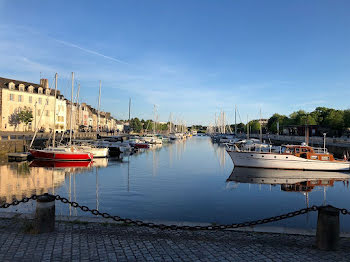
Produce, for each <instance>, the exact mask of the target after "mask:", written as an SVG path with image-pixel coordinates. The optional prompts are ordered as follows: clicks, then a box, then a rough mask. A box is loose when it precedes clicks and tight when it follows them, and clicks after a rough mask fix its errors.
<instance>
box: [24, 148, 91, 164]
mask: <svg viewBox="0 0 350 262" xmlns="http://www.w3.org/2000/svg"><path fill="white" fill-rule="evenodd" d="M29 152H30V153H31V155H32V156H33V157H34V158H35V159H42V160H56V161H91V160H92V159H93V154H91V153H87V152H83V151H79V150H77V149H75V148H74V147H71V148H68V147H67V148H63V147H62V148H58V147H53V148H45V149H41V150H37V149H30V150H29Z"/></svg>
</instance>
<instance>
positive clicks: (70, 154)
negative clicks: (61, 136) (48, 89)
mask: <svg viewBox="0 0 350 262" xmlns="http://www.w3.org/2000/svg"><path fill="white" fill-rule="evenodd" d="M73 90H74V73H72V100H71V115H70V134H69V138H70V139H69V145H68V146H55V142H56V141H55V140H56V137H55V135H56V132H55V128H54V129H53V139H52V147H47V148H44V149H42V150H37V149H30V150H29V152H30V153H31V155H32V156H33V157H34V158H35V159H41V160H55V161H91V160H92V159H93V154H92V153H89V152H85V151H82V150H79V149H78V148H77V147H74V146H73V145H72V122H73V121H72V117H73ZM56 97H57V73H56V74H55V104H54V125H56ZM34 137H35V136H34ZM33 140H34V138H33ZM31 144H32V143H31Z"/></svg>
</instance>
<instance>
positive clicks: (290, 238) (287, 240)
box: [0, 218, 350, 261]
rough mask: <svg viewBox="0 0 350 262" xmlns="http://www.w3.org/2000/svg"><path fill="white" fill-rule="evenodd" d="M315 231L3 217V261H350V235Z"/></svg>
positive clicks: (0, 227)
mask: <svg viewBox="0 0 350 262" xmlns="http://www.w3.org/2000/svg"><path fill="white" fill-rule="evenodd" d="M314 242H315V237H314V236H302V235H288V234H276V233H254V232H239V231H184V230H162V229H155V228H146V227H137V226H123V225H120V224H109V223H108V224H107V223H87V222H78V221H76V222H65V221H60V222H57V221H56V226H55V231H54V232H52V233H43V234H32V233H31V228H30V223H29V222H28V221H27V220H23V219H19V218H11V219H9V218H0V261H350V238H341V239H340V243H339V248H338V250H337V251H320V250H317V249H316V248H314Z"/></svg>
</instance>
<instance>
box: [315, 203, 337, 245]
mask: <svg viewBox="0 0 350 262" xmlns="http://www.w3.org/2000/svg"><path fill="white" fill-rule="evenodd" d="M339 231H340V230H339V210H338V209H337V208H335V207H333V206H329V205H328V206H323V207H320V208H319V210H318V218H317V232H316V247H317V248H318V249H320V250H336V249H337V248H338V244H339Z"/></svg>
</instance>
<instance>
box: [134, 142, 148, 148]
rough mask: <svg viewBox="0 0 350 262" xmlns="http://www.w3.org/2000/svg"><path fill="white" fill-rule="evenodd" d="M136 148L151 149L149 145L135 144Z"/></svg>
mask: <svg viewBox="0 0 350 262" xmlns="http://www.w3.org/2000/svg"><path fill="white" fill-rule="evenodd" d="M134 147H135V148H149V144H147V143H135V145H134Z"/></svg>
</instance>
